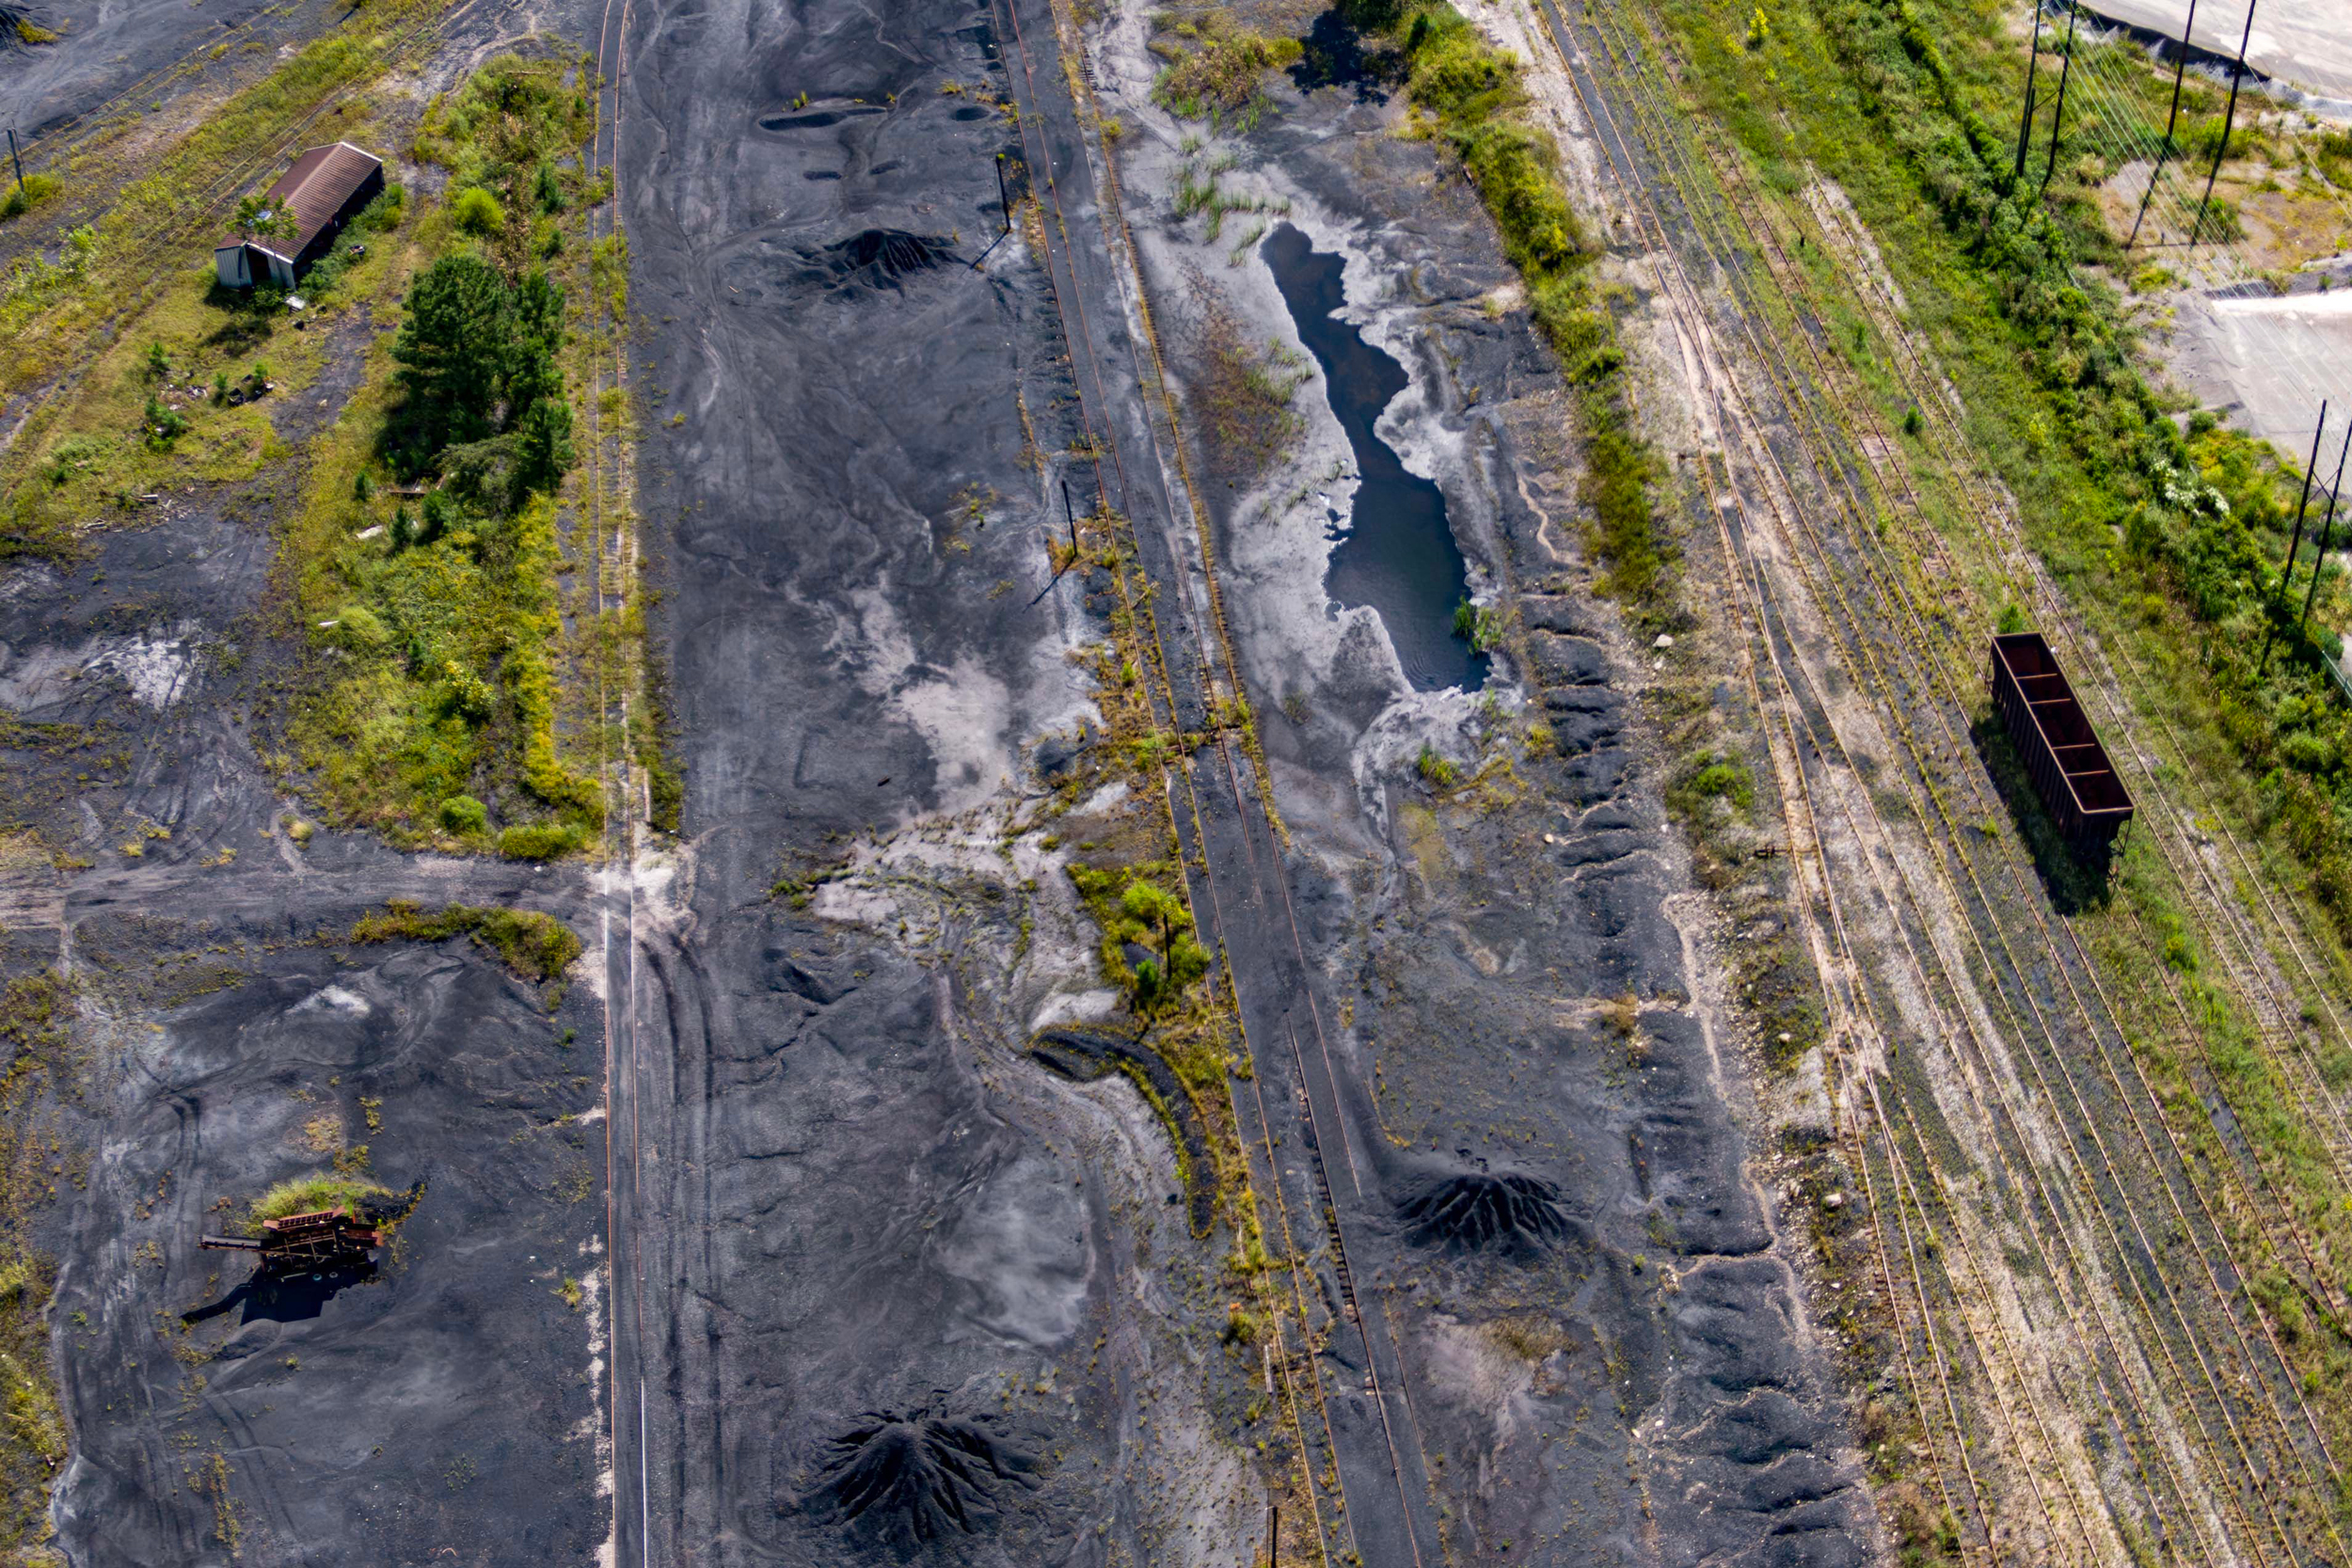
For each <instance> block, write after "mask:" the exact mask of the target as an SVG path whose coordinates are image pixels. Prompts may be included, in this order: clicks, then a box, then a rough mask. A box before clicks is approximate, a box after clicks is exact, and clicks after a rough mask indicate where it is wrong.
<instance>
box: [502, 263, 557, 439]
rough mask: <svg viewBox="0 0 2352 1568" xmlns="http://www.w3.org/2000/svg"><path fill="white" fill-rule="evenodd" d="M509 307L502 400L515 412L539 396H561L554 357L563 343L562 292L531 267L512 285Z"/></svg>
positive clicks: (533, 401)
mask: <svg viewBox="0 0 2352 1568" xmlns="http://www.w3.org/2000/svg"><path fill="white" fill-rule="evenodd" d="M512 309H513V328H514V346H513V348H512V351H511V352H510V354H509V356H508V360H507V370H506V375H507V383H506V399H507V405H508V406H509V407H510V408H513V409H515V410H516V411H518V412H519V411H521V410H524V409H528V408H529V407H530V406H531V405H532V404H534V403H537V402H538V401H539V400H540V399H541V398H553V397H561V396H562V395H563V391H564V372H563V368H562V366H560V365H559V364H557V363H556V358H555V356H556V353H557V351H559V350H560V349H562V348H563V346H564V291H563V289H562V288H561V287H560V286H558V285H557V284H555V283H552V282H549V281H548V275H547V274H546V273H545V272H543V271H540V270H538V269H536V268H534V269H532V271H531V272H530V273H528V274H526V275H525V276H524V277H523V280H522V281H521V282H520V283H517V284H516V285H515V289H514V293H513V295H512Z"/></svg>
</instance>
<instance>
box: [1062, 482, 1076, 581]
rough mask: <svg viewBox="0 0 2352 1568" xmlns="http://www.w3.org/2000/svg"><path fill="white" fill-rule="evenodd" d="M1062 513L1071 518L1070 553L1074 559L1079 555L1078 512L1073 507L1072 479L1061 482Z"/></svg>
mask: <svg viewBox="0 0 2352 1568" xmlns="http://www.w3.org/2000/svg"><path fill="white" fill-rule="evenodd" d="M1061 515H1063V516H1064V517H1067V518H1068V519H1070V555H1071V559H1072V560H1073V561H1074V560H1076V559H1077V555H1078V514H1077V513H1076V512H1075V511H1073V510H1072V508H1071V505H1070V481H1068V480H1066V479H1065V480H1063V481H1062V482H1061Z"/></svg>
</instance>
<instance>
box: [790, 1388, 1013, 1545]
mask: <svg viewBox="0 0 2352 1568" xmlns="http://www.w3.org/2000/svg"><path fill="white" fill-rule="evenodd" d="M830 1449H831V1452H830V1455H829V1456H828V1458H827V1459H826V1461H825V1475H826V1479H825V1481H823V1483H822V1484H820V1485H819V1486H818V1488H817V1489H816V1491H815V1492H814V1493H813V1494H811V1496H810V1498H809V1502H810V1505H811V1507H812V1509H813V1511H815V1512H817V1513H825V1514H830V1515H831V1516H833V1517H834V1518H836V1519H838V1520H840V1521H841V1522H842V1523H844V1524H846V1525H848V1526H850V1528H852V1529H854V1530H857V1531H859V1532H860V1533H864V1534H868V1535H871V1536H874V1537H877V1538H879V1539H881V1540H882V1541H885V1542H889V1543H891V1544H897V1545H900V1546H909V1547H911V1546H915V1545H919V1544H924V1543H927V1542H932V1541H939V1540H943V1539H946V1538H949V1537H952V1536H957V1535H977V1534H979V1533H980V1532H981V1531H983V1530H985V1529H988V1528H993V1526H994V1525H995V1523H996V1521H997V1517H998V1506H997V1505H998V1502H999V1500H1000V1499H1001V1498H1002V1497H1004V1496H1005V1495H1006V1494H1007V1492H1008V1491H1025V1490H1027V1489H1028V1488H1030V1487H1033V1486H1035V1485H1036V1484H1037V1483H1036V1481H1033V1480H1032V1479H1031V1478H1030V1476H1029V1473H1028V1472H1029V1471H1030V1469H1031V1468H1032V1466H1033V1465H1034V1463H1035V1462H1034V1461H1033V1460H1032V1459H1031V1457H1030V1456H1029V1455H1028V1454H1026V1453H1025V1452H1023V1451H1022V1450H1021V1449H1017V1448H1015V1447H1014V1446H1012V1445H1011V1444H1010V1443H1009V1442H1007V1441H1006V1440H1005V1439H1003V1438H1001V1437H999V1436H998V1435H997V1434H996V1433H993V1432H991V1431H990V1430H989V1429H988V1425H987V1420H986V1418H984V1417H952V1416H945V1415H933V1414H930V1413H929V1412H927V1411H922V1410H916V1411H913V1412H911V1413H908V1414H905V1415H891V1414H887V1413H884V1412H881V1411H868V1412H866V1415H865V1416H864V1417H863V1418H861V1420H860V1422H859V1424H858V1425H857V1426H856V1427H854V1428H852V1429H851V1430H850V1431H849V1432H847V1433H843V1434H842V1435H840V1436H838V1437H836V1438H834V1440H833V1441H832V1443H831V1445H830Z"/></svg>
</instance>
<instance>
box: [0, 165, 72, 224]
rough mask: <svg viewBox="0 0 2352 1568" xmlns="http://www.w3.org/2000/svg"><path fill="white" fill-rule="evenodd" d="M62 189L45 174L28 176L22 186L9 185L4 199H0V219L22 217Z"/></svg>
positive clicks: (54, 180) (62, 187) (61, 186)
mask: <svg viewBox="0 0 2352 1568" xmlns="http://www.w3.org/2000/svg"><path fill="white" fill-rule="evenodd" d="M62 189H64V186H63V185H61V184H60V183H59V182H57V181H56V179H54V178H53V177H51V176H49V175H46V174H28V175H26V176H25V177H24V184H23V186H21V187H19V186H14V185H11V186H10V187H9V188H8V196H7V198H5V199H0V219H6V218H13V217H22V216H24V214H26V213H29V212H31V211H32V210H33V209H34V208H36V207H38V206H40V204H41V203H42V202H44V201H46V200H48V199H49V198H51V197H53V196H55V195H56V194H57V192H58V191H60V190H62Z"/></svg>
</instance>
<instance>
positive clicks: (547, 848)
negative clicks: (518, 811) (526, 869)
mask: <svg viewBox="0 0 2352 1568" xmlns="http://www.w3.org/2000/svg"><path fill="white" fill-rule="evenodd" d="M579 847H580V830H579V829H577V828H574V827H572V826H571V825H570V824H568V823H562V822H523V823H517V824H516V825H515V826H514V827H511V828H508V829H507V830H505V831H504V832H501V833H500V834H499V853H500V854H501V855H504V856H505V857H506V858H507V859H508V860H510V861H546V860H553V859H554V858H555V857H556V856H558V855H565V854H569V853H571V851H573V850H574V849H577V848H579Z"/></svg>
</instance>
